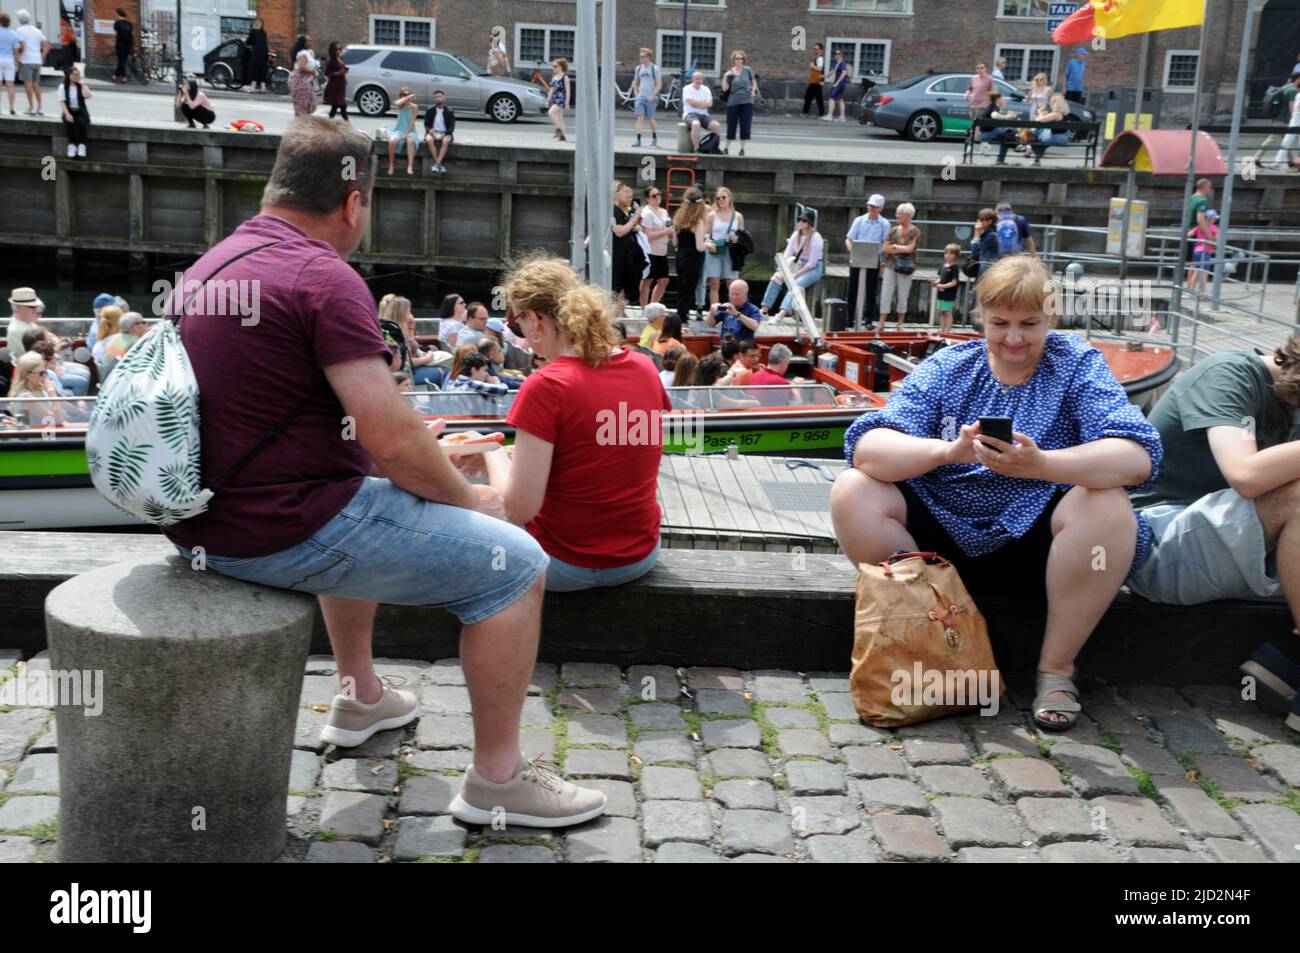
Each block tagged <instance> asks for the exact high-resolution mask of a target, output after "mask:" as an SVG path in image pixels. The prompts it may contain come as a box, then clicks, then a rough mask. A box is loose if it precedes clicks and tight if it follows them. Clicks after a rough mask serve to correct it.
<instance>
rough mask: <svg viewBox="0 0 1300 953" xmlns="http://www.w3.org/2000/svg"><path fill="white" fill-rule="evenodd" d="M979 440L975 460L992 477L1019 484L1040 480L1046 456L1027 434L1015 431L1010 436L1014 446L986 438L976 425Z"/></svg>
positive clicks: (1045, 464) (992, 438)
mask: <svg viewBox="0 0 1300 953" xmlns="http://www.w3.org/2000/svg"><path fill="white" fill-rule="evenodd" d="M973 429H975V430H976V431H977V433H976V436H978V438H979V439H977V440H975V441H974V444H975V456H976V459H977V460H978V462H980V463H982V464H984V466H986V467H988V468H989V469H990V470H992V471H994V472H995V473H1000V474H1002V475H1003V476H1009V477H1016V478H1017V479H1021V480H1041V479H1042V478H1043V471H1044V470H1045V469H1046V467H1047V453H1046V451H1044V450H1042V449H1040V448H1039V446H1038V444H1036V443H1034V440H1033V438H1032V437H1030V436H1029V435H1028V434H1023V433H1020V431H1016V432H1015V433H1014V434H1013V435H1012V436H1013V437H1015V441H1016V442H1015V443H1007V442H1006V441H1004V440H998V439H997V438H995V437H990V436H988V435H986V434H979V433H978V425H976V427H975V428H973ZM962 430H963V431H965V430H966V428H965V427H963V428H962Z"/></svg>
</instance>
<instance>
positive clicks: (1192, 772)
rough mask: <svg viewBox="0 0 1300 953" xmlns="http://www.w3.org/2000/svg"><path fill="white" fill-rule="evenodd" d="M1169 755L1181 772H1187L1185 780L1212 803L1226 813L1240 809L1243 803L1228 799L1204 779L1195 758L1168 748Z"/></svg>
mask: <svg viewBox="0 0 1300 953" xmlns="http://www.w3.org/2000/svg"><path fill="white" fill-rule="evenodd" d="M1169 753H1170V754H1171V755H1173V758H1174V760H1175V761H1177V762H1178V763H1179V764H1180V765H1181V766H1182V768H1183V770H1184V771H1186V772H1187V779H1188V780H1189V781H1194V782H1196V784H1197V785H1199V786H1200V789H1201V790H1202V791H1204V792H1205V793H1206V794H1208V795H1209V796H1210V799H1211V800H1213V801H1214V803H1216V804H1218V805H1219V807H1221V808H1223V809H1224V810H1225V811H1227V812H1228V813H1232V810H1233V808H1236V807H1240V806H1241V805H1242V804H1244V803H1245V802H1244V801H1241V800H1239V799H1237V798H1235V797H1228V796H1227V795H1226V794H1224V793H1223V791H1222V789H1221V788H1220V787H1219V786H1218V785H1217V784H1215V783H1214V782H1213V781H1211V780H1210V779H1209V778H1207V777H1204V776H1203V775H1202V774H1201V772H1200V770H1198V769H1197V767H1196V758H1195V757H1193V756H1192V755H1191V754H1190V753H1189V752H1186V751H1174V750H1173V749H1172V748H1170V749H1169Z"/></svg>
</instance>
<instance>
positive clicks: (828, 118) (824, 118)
mask: <svg viewBox="0 0 1300 953" xmlns="http://www.w3.org/2000/svg"><path fill="white" fill-rule="evenodd" d="M834 121H835V117H834V116H822V122H834Z"/></svg>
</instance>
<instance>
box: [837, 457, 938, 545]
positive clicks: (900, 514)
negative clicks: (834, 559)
mask: <svg viewBox="0 0 1300 953" xmlns="http://www.w3.org/2000/svg"><path fill="white" fill-rule="evenodd" d="M831 525H832V526H833V527H834V528H835V538H836V539H837V540H839V543H840V547H841V548H842V549H843V550H844V555H845V556H847V557H848V559H849V562H851V563H853V565H854V566H857V565H858V564H859V563H878V562H881V561H882V560H885V559H888V558H889V557H890V556H892V555H894V553H896V552H898V551H899V550H903V551H904V552H909V553H910V552H913V551H914V550H915V549H916V548H917V546H916V540H914V539H913V538H912V534H911V533H909V532H908V531H907V502H906V501H905V500H904V499H903V494H902V493H900V492H899V490H898V487H896V486H894V484H892V483H883V482H881V481H880V480H876V479H874V478H872V477H869V476H867V475H866V474H865V473H863V472H862V471H861V470H857V469H849V470H845V471H844V472H843V473H841V474H840V475H839V476H838V477H836V479H835V485H834V486H832V487H831Z"/></svg>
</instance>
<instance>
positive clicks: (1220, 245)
mask: <svg viewBox="0 0 1300 953" xmlns="http://www.w3.org/2000/svg"><path fill="white" fill-rule="evenodd" d="M1254 22H1255V0H1246V22H1245V23H1244V24H1242V27H1241V59H1239V60H1238V61H1237V89H1236V96H1235V97H1234V98H1233V101H1232V133H1231V134H1230V136H1229V138H1228V178H1227V180H1226V181H1225V182H1224V183H1223V201H1222V203H1221V204H1220V205H1219V240H1218V241H1217V242H1216V243H1215V246H1214V288H1213V296H1214V297H1213V302H1214V304H1213V307H1215V308H1217V307H1218V306H1219V300H1220V297H1221V295H1222V292H1223V259H1224V253H1225V252H1226V250H1227V245H1228V223H1229V220H1230V219H1231V218H1232V183H1233V180H1234V179H1235V177H1236V174H1237V140H1238V138H1239V135H1240V131H1241V104H1242V103H1243V102H1244V101H1245V99H1246V92H1245V90H1246V60H1247V59H1248V58H1249V57H1250V29H1251V27H1252V26H1253V25H1254Z"/></svg>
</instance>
